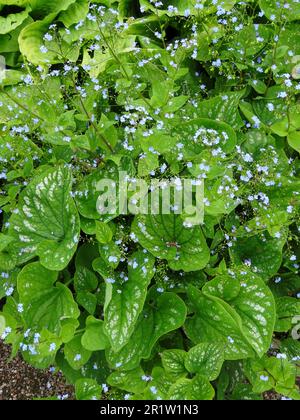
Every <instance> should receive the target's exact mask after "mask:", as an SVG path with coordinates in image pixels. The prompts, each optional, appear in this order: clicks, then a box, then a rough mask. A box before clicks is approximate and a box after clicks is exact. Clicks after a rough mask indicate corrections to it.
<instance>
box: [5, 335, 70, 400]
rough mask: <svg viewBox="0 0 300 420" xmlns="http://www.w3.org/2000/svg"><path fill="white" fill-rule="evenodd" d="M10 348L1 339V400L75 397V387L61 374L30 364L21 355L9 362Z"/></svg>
mask: <svg viewBox="0 0 300 420" xmlns="http://www.w3.org/2000/svg"><path fill="white" fill-rule="evenodd" d="M9 355H10V351H9V348H8V347H7V346H5V345H4V344H3V343H2V342H1V340H0V400H32V399H34V398H48V397H59V398H62V399H67V398H69V399H72V398H73V388H72V387H70V386H68V385H66V383H65V381H64V378H63V377H62V375H61V374H55V375H53V374H52V373H51V372H50V371H49V370H48V371H41V370H36V369H34V368H32V367H30V366H28V365H27V364H26V363H25V362H24V361H23V360H22V359H21V358H20V357H17V358H16V359H14V360H12V361H10V362H7V360H8V358H9Z"/></svg>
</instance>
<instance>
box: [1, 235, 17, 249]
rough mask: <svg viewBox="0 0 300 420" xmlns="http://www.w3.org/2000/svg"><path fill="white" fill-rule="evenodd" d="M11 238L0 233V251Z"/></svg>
mask: <svg viewBox="0 0 300 420" xmlns="http://www.w3.org/2000/svg"><path fill="white" fill-rule="evenodd" d="M13 240H14V238H12V237H11V236H8V235H4V234H3V233H0V252H2V251H4V250H5V248H7V246H8V245H9V244H10V243H11V242H12V241H13Z"/></svg>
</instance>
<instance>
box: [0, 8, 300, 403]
mask: <svg viewBox="0 0 300 420" xmlns="http://www.w3.org/2000/svg"><path fill="white" fill-rule="evenodd" d="M299 20H300V3H299V2H298V1H295V0H285V1H282V0H278V1H276V2H275V1H271V0H259V1H257V0H252V1H251V0H248V1H243V2H238V1H235V0H224V1H222V0H185V1H183V0H170V1H162V2H154V1H148V0H140V1H138V0H132V1H131V0H119V1H113V0H111V1H110V0H102V1H101V0H100V1H93V2H89V1H87V0H59V1H58V0H54V1H51V2H47V1H45V0H0V54H1V56H2V59H1V63H2V67H3V70H2V71H0V81H1V86H0V111H1V113H0V125H1V130H0V165H1V166H0V182H1V191H0V208H1V210H0V213H1V215H0V217H1V233H0V277H1V278H0V302H1V303H0V305H1V313H0V336H1V338H2V339H3V340H4V341H5V342H6V343H7V344H10V345H11V346H12V353H13V355H16V354H17V353H18V352H21V354H22V357H23V358H24V359H25V361H27V362H28V363H30V364H32V365H33V366H34V367H37V368H41V369H44V368H48V367H49V366H56V367H57V368H58V369H61V370H62V371H63V373H64V375H65V376H66V378H67V380H68V381H69V382H71V383H72V384H75V389H76V396H77V398H78V399H100V398H103V397H104V395H105V398H107V399H110V398H120V399H123V398H124V399H150V400H156V399H174V400H178V399H187V400H191V399H196V400H205V399H208V400H211V399H214V398H215V399H218V400H223V399H232V400H239V399H261V398H262V396H263V394H264V393H265V392H266V391H271V390H272V391H275V392H276V393H278V394H280V395H281V396H282V397H283V398H292V399H298V400H299V399H300V394H299V388H298V386H297V376H299V359H300V345H299V330H300V326H299V325H300V302H299V292H300V279H299V263H300V248H299V231H300V224H299V215H300V214H299V204H300V196H299V195H300V167H299V152H300V104H299V94H300V25H299ZM4 65H5V66H6V71H4ZM119 172H123V173H124V172H126V174H127V177H128V182H129V188H130V193H129V195H130V203H131V204H132V205H134V204H137V203H138V201H139V199H140V197H138V196H137V195H136V194H135V193H136V191H135V189H134V186H135V185H136V184H137V180H143V181H146V182H147V184H150V182H151V180H153V179H156V180H157V179H158V180H162V181H167V180H170V179H175V184H176V190H177V191H180V190H181V187H182V185H183V180H194V182H195V184H197V183H199V182H200V181H201V182H202V183H203V185H204V198H203V203H204V212H202V211H200V213H199V214H197V220H198V223H197V224H193V223H190V218H189V216H190V214H187V212H181V214H179V213H180V212H179V211H177V210H178V209H176V208H175V207H173V208H172V214H169V215H168V214H163V213H162V212H161V214H147V215H146V214H127V215H124V214H123V211H122V208H121V204H120V203H116V204H117V206H116V211H115V212H114V214H111V215H107V214H106V215H104V214H103V215H101V216H100V214H99V209H97V199H98V196H99V191H97V188H98V187H97V185H98V183H99V182H100V181H101V180H103V179H107V178H109V179H111V180H112V181H113V182H114V183H115V184H114V185H115V188H116V190H118V191H120V190H121V185H120V180H119ZM174 194H175V193H174ZM194 199H196V198H195V196H194ZM123 204H124V203H123ZM132 208H133V207H132ZM131 213H134V212H133V211H132V212H131Z"/></svg>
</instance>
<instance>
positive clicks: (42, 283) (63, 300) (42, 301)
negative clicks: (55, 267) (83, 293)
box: [18, 263, 80, 332]
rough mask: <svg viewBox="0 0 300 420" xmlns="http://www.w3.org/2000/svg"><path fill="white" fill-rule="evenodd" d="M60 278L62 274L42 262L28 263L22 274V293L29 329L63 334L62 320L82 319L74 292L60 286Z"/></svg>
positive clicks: (19, 282)
mask: <svg viewBox="0 0 300 420" xmlns="http://www.w3.org/2000/svg"><path fill="white" fill-rule="evenodd" d="M57 277H58V273H56V272H54V271H49V270H47V269H46V268H44V267H43V266H41V265H40V264H39V263H32V264H28V265H26V266H25V267H24V268H23V270H22V271H21V272H20V274H19V276H18V293H19V298H20V302H21V303H22V304H23V305H24V315H23V316H24V319H25V321H26V323H27V326H28V327H30V328H40V329H42V328H47V329H48V330H49V331H51V332H59V331H60V328H61V322H62V320H64V319H68V318H72V319H77V318H78V317H79V314H80V313H79V310H78V307H77V305H76V303H75V302H74V299H73V295H72V293H71V291H70V290H69V289H68V288H67V287H66V286H65V285H64V284H62V283H56V282H57ZM55 283H56V285H55Z"/></svg>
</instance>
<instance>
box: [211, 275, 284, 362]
mask: <svg viewBox="0 0 300 420" xmlns="http://www.w3.org/2000/svg"><path fill="white" fill-rule="evenodd" d="M236 282H238V283H239V286H240V289H239V293H238V295H236V296H235V294H236V291H237V287H236V285H235V284H236ZM224 283H227V286H226V287H225V288H223V286H224ZM230 284H233V289H234V290H235V293H234V295H232V296H229V298H228V293H226V291H227V290H228V289H229V288H230ZM222 288H223V289H222ZM222 290H224V291H225V293H224V295H223V296H222ZM203 293H204V294H206V295H207V296H216V297H219V298H221V299H224V300H226V301H227V302H228V303H229V304H230V305H231V307H232V308H233V309H234V310H235V311H236V313H237V314H238V315H239V316H240V319H241V321H242V330H243V335H244V336H245V337H246V338H247V339H248V341H249V343H250V344H251V346H252V347H253V349H254V350H255V351H256V353H257V354H258V355H259V356H263V354H264V353H266V352H267V351H268V349H269V347H270V345H271V341H272V335H273V330H274V325H275V319H276V307H275V301H274V297H273V294H272V292H271V290H270V289H269V288H268V287H267V286H266V285H265V283H264V282H263V281H262V279H261V278H259V277H258V276H257V275H255V274H252V273H249V272H247V271H246V270H242V269H240V270H237V271H236V272H235V273H232V275H231V276H226V277H225V278H224V276H222V275H221V276H218V277H216V278H215V279H214V280H213V281H212V282H209V283H207V284H206V285H205V286H204V288H203Z"/></svg>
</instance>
